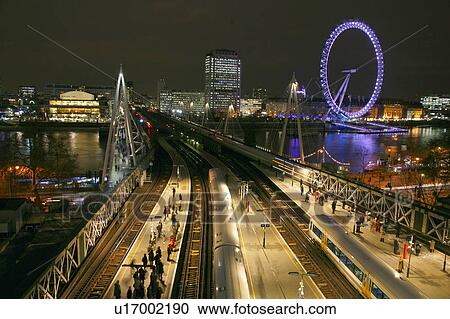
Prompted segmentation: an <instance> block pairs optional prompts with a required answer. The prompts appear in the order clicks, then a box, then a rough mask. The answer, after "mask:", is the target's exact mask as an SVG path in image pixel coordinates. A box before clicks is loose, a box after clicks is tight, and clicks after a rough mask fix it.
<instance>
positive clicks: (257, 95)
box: [252, 88, 267, 102]
mask: <svg viewBox="0 0 450 319" xmlns="http://www.w3.org/2000/svg"><path fill="white" fill-rule="evenodd" d="M252 97H253V98H254V99H260V100H262V101H263V102H265V101H266V100H267V89H266V88H254V89H253V94H252Z"/></svg>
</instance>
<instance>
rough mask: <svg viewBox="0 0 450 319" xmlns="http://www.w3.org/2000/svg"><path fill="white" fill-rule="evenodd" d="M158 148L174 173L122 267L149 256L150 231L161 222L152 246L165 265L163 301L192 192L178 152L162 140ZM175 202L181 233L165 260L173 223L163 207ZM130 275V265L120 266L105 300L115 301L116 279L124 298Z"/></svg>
mask: <svg viewBox="0 0 450 319" xmlns="http://www.w3.org/2000/svg"><path fill="white" fill-rule="evenodd" d="M159 143H160V145H161V146H162V147H163V148H164V150H165V151H166V152H167V153H168V154H169V155H170V157H171V158H172V162H173V170H172V175H171V177H170V179H169V182H168V183H167V186H166V187H165V189H164V191H163V192H162V194H161V197H160V198H159V201H158V203H157V204H156V205H155V207H154V208H153V210H152V212H151V214H150V216H149V218H148V220H147V222H146V223H145V225H144V227H143V228H142V230H141V232H140V233H139V235H138V237H137V238H136V240H135V242H134V244H133V246H132V248H131V249H130V250H129V252H128V254H127V255H126V257H125V259H124V262H123V263H122V265H130V264H139V265H142V257H143V256H144V254H147V253H148V249H149V243H150V236H151V233H152V232H153V231H155V232H157V230H156V226H157V225H158V223H159V221H161V222H162V224H163V228H162V234H163V235H162V236H161V239H158V240H157V242H156V245H155V247H158V246H160V247H161V251H162V257H161V261H162V262H163V264H164V274H163V282H164V284H161V283H160V282H159V285H160V287H162V289H163V293H162V298H170V295H171V292H172V287H173V280H174V278H175V272H176V268H177V262H178V258H179V249H180V247H181V239H182V238H183V233H184V229H185V226H186V217H187V212H188V207H189V198H190V190H191V179H190V175H189V170H188V168H187V165H186V163H185V162H184V160H183V158H182V157H181V156H180V155H178V153H177V151H176V150H175V149H174V148H173V147H172V146H170V145H169V144H168V143H167V142H166V141H165V140H164V139H162V138H160V140H159ZM178 168H179V173H180V174H179V176H178V175H177V170H178ZM173 188H175V191H176V193H175V198H174V197H173ZM180 193H181V194H182V201H181V203H180V202H179V194H180ZM174 199H175V201H176V204H180V205H181V211H179V212H178V214H177V215H176V218H177V220H178V221H179V222H180V231H179V232H178V235H177V239H176V241H175V249H174V252H173V253H172V254H171V256H170V259H171V261H167V246H168V244H169V237H170V234H171V228H172V222H171V218H170V217H169V218H167V219H166V220H164V214H163V211H164V207H165V206H169V205H171V204H172V203H173V200H174ZM147 270H148V271H147V273H146V276H145V291H146V288H147V287H148V285H149V282H150V281H149V280H150V279H149V276H150V269H147ZM133 273H134V270H132V268H131V267H129V266H122V267H121V268H120V270H119V271H118V272H117V273H116V275H115V277H114V280H113V281H112V282H111V284H110V286H109V288H108V290H107V292H106V294H105V298H108V299H112V298H114V284H115V283H116V281H117V280H118V281H119V283H120V288H121V296H122V298H126V295H127V290H128V287H131V288H132V289H133V282H134V280H133Z"/></svg>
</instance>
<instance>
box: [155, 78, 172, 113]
mask: <svg viewBox="0 0 450 319" xmlns="http://www.w3.org/2000/svg"><path fill="white" fill-rule="evenodd" d="M156 105H157V107H158V109H159V110H160V111H161V112H165V113H168V112H170V111H171V108H172V92H171V91H170V90H169V89H168V88H167V86H166V81H165V80H164V79H159V80H158V84H157V92H156Z"/></svg>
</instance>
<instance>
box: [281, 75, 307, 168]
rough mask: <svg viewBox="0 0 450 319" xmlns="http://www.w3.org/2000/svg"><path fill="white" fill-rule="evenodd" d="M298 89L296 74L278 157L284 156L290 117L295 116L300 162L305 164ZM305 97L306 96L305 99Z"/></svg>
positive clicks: (291, 84)
mask: <svg viewBox="0 0 450 319" xmlns="http://www.w3.org/2000/svg"><path fill="white" fill-rule="evenodd" d="M298 89H299V84H298V82H297V80H296V79H295V73H293V74H292V79H291V82H290V83H289V86H288V90H289V97H288V101H287V104H286V110H285V113H284V123H283V130H282V133H281V141H280V145H279V149H278V155H280V156H283V155H284V142H285V140H286V133H287V126H288V122H289V116H290V115H295V119H296V126H297V137H298V142H299V147H300V150H299V151H300V161H301V162H304V161H305V157H304V154H303V136H302V126H301V122H300V104H299V103H298V93H299V92H298ZM304 97H305V94H304V96H303V98H304Z"/></svg>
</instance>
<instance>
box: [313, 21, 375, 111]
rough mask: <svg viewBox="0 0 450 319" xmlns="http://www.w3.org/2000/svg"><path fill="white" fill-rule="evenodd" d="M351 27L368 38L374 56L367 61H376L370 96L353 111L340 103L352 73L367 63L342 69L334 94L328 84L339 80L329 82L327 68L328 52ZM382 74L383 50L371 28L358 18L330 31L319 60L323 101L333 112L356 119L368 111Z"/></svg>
mask: <svg viewBox="0 0 450 319" xmlns="http://www.w3.org/2000/svg"><path fill="white" fill-rule="evenodd" d="M351 29H356V30H359V31H362V32H363V33H364V34H365V35H366V36H367V37H368V38H369V40H370V42H371V44H372V47H373V50H374V58H373V59H372V60H370V61H368V63H369V62H372V61H374V60H376V63H377V71H376V72H377V74H376V80H375V84H374V86H373V89H372V93H371V95H370V98H369V100H368V101H367V102H366V103H365V104H364V105H363V106H362V107H361V108H360V109H359V110H357V111H354V112H352V111H347V110H344V109H343V108H342V103H343V100H344V97H345V94H346V91H347V88H348V85H349V82H350V78H351V76H352V74H355V73H357V72H358V71H359V70H360V69H361V68H362V67H363V66H365V65H366V64H367V63H365V64H363V65H361V66H359V67H358V68H354V69H348V70H343V71H342V73H343V74H344V76H343V77H342V84H341V86H340V88H339V90H338V92H337V93H336V94H335V95H334V96H333V95H332V93H331V90H330V86H332V84H334V83H336V82H338V81H339V80H338V81H336V82H332V83H330V79H329V70H328V68H329V60H330V54H331V50H332V48H333V45H334V43H335V42H336V40H337V39H338V38H339V36H340V35H341V34H342V33H343V32H345V31H347V30H351ZM383 74H384V61H383V51H382V48H381V44H380V41H379V40H378V38H377V36H376V34H375V32H374V31H373V30H372V28H371V27H370V26H368V25H367V24H366V23H364V22H362V21H359V20H349V21H345V22H343V23H341V24H340V25H338V26H337V27H336V28H335V29H334V30H333V31H332V32H331V34H330V36H329V37H328V39H327V41H326V42H325V46H324V49H323V52H322V58H321V60H320V84H321V87H322V91H323V95H324V97H325V101H326V102H327V104H328V106H329V107H330V108H331V110H332V111H333V112H334V113H335V114H337V115H341V116H342V115H343V116H344V117H345V118H349V119H356V118H360V117H362V116H364V115H365V114H366V113H367V112H369V111H370V109H371V108H372V107H373V106H374V105H375V103H376V101H377V99H378V97H379V95H380V92H381V86H382V84H383Z"/></svg>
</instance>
